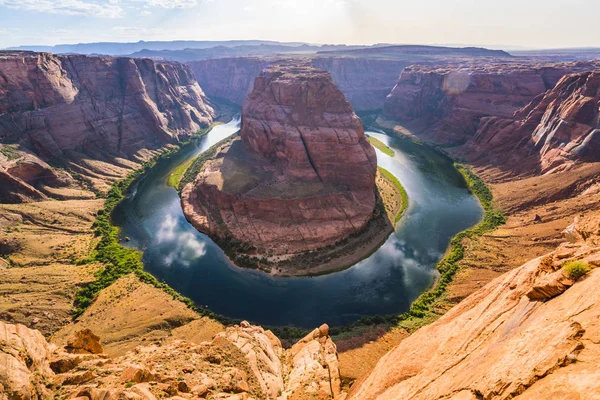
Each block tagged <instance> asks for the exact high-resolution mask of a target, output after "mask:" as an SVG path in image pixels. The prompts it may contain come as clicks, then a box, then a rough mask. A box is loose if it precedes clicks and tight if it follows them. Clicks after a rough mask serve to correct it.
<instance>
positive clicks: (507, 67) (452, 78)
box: [382, 62, 598, 146]
mask: <svg viewBox="0 0 600 400" xmlns="http://www.w3.org/2000/svg"><path fill="white" fill-rule="evenodd" d="M597 66H598V64H597V63H594V62H578V63H563V64H549V65H535V64H532V63H516V62H511V63H508V62H507V63H497V62H496V63H494V62H460V63H450V64H447V65H442V66H440V65H414V66H411V67H407V68H406V69H404V70H403V71H402V74H401V75H400V78H399V80H398V83H397V84H396V86H395V87H394V89H393V90H392V92H391V93H390V94H389V95H388V96H387V99H386V102H385V105H384V108H383V112H382V116H383V117H384V118H386V119H390V120H393V121H398V122H400V123H402V124H407V125H408V127H409V128H411V130H413V131H414V132H415V133H416V134H418V136H419V137H422V138H424V139H426V140H428V141H432V142H434V143H436V144H442V145H444V146H447V145H461V144H464V143H465V142H466V141H468V140H469V139H471V138H472V137H473V135H474V134H475V132H476V131H477V129H478V127H479V122H480V120H481V118H483V117H489V116H496V117H501V118H509V117H512V115H513V114H514V113H515V112H516V111H518V110H519V109H521V108H523V107H525V106H526V105H527V104H528V103H529V102H531V101H532V100H533V99H534V98H535V97H536V96H538V95H540V94H541V93H544V92H546V91H547V90H549V89H552V88H553V87H554V86H555V85H556V83H557V82H558V81H559V80H560V79H561V78H562V77H563V76H564V75H566V74H569V73H572V72H577V71H589V70H592V69H594V68H597Z"/></svg>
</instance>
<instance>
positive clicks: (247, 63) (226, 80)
mask: <svg viewBox="0 0 600 400" xmlns="http://www.w3.org/2000/svg"><path fill="white" fill-rule="evenodd" d="M267 62H268V60H267V59H265V58H252V57H235V58H216V59H211V60H202V61H191V62H189V63H188V64H189V65H190V67H191V68H192V71H193V72H194V75H195V76H196V80H197V81H198V83H199V84H200V86H201V87H202V89H203V90H204V91H205V92H206V94H207V95H208V96H210V97H211V98H220V99H225V100H227V101H230V102H232V103H234V104H237V105H242V103H243V102H244V99H245V98H246V96H247V95H248V94H249V93H250V92H251V91H252V86H253V84H254V79H255V78H256V77H257V76H258V74H259V73H260V72H261V71H262V70H263V69H264V68H265V66H266V65H267Z"/></svg>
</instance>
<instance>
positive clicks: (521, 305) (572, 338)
mask: <svg viewBox="0 0 600 400" xmlns="http://www.w3.org/2000/svg"><path fill="white" fill-rule="evenodd" d="M566 236H567V238H568V239H569V242H568V243H564V244H563V245H561V246H560V247H559V248H558V249H557V250H556V251H555V252H553V253H551V254H549V255H547V256H543V257H540V258H537V259H534V260H532V261H530V262H528V263H526V264H525V265H523V266H522V267H520V268H517V269H515V270H513V271H511V272H508V273H506V274H504V275H503V276H501V277H499V278H497V279H496V280H494V281H492V282H491V283H489V284H488V285H487V286H485V287H484V288H482V289H481V290H479V291H477V292H475V293H474V294H473V295H471V296H469V297H468V298H467V299H465V300H464V301H462V302H461V303H460V304H459V305H457V306H456V307H454V308H453V309H452V310H450V311H449V312H448V313H447V314H446V315H444V316H443V317H442V318H440V319H439V320H438V321H436V322H435V323H433V324H431V325H429V326H426V327H424V328H422V329H420V330H418V331H417V332H416V333H414V334H413V335H412V336H410V337H408V338H407V339H405V340H404V341H403V342H402V343H401V344H400V345H399V346H398V347H396V348H395V349H394V350H392V351H390V352H389V353H388V354H386V355H385V356H384V357H383V358H382V359H381V360H380V361H379V363H378V364H377V366H376V367H375V369H374V370H373V371H372V372H371V373H370V374H369V375H368V376H367V377H365V378H364V379H362V380H361V381H360V382H359V383H357V384H356V385H355V386H354V387H353V388H352V390H351V393H350V395H349V396H348V399H356V400H371V399H381V400H387V399H406V400H409V399H432V400H433V399H457V400H458V399H461V400H462V399H464V400H467V399H473V400H476V399H511V398H518V399H554V398H556V399H558V398H561V399H567V398H581V399H595V398H598V397H600V387H599V386H598V378H599V377H600V368H599V365H600V364H599V361H600V344H599V343H600V341H599V336H598V335H599V332H600V330H599V325H598V324H599V321H600V293H599V292H598V290H596V288H597V287H598V285H599V284H600V271H598V270H597V269H595V268H597V267H599V266H600V220H599V219H598V218H588V219H583V220H578V221H577V222H576V223H575V224H574V225H572V226H571V227H569V228H568V229H567V231H566ZM574 260H577V261H582V262H583V263H584V264H586V265H587V268H588V269H589V270H590V271H589V272H588V273H587V275H584V276H583V277H581V278H576V277H574V276H573V275H570V274H569V272H568V269H565V268H562V267H563V266H564V265H565V263H566V262H568V261H574Z"/></svg>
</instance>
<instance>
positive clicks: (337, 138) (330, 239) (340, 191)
mask: <svg viewBox="0 0 600 400" xmlns="http://www.w3.org/2000/svg"><path fill="white" fill-rule="evenodd" d="M240 136H241V139H237V140H235V141H233V142H232V143H230V144H228V145H226V146H224V147H222V148H221V149H220V151H219V153H218V154H217V156H216V157H215V158H214V159H213V160H210V161H208V162H206V163H205V164H204V167H203V168H202V170H201V172H200V173H199V175H198V176H197V178H196V180H195V182H193V183H192V184H188V185H187V186H186V187H185V188H184V190H183V193H182V203H183V207H184V212H185V214H186V216H187V218H188V219H189V220H190V221H191V222H192V223H193V224H194V226H195V227H196V228H197V229H199V230H201V231H203V232H206V233H208V234H210V235H212V236H213V237H217V238H221V239H225V238H232V239H233V240H235V241H238V242H241V243H245V244H248V245H250V246H251V247H253V248H256V249H258V251H259V253H264V252H269V253H271V254H293V253H298V252H303V251H306V250H313V249H317V248H321V247H325V246H328V245H332V244H335V243H336V242H338V241H340V240H342V239H344V238H346V237H348V236H349V235H351V234H353V233H356V232H359V231H360V230H361V229H363V228H364V227H365V225H366V224H367V222H368V221H369V220H370V219H371V217H372V215H373V211H374V208H375V203H376V198H375V173H376V168H377V160H376V156H375V151H374V149H373V148H372V146H371V145H370V144H369V142H368V140H367V139H366V137H365V135H364V131H363V127H362V123H361V121H360V119H359V118H358V117H357V116H356V114H354V113H353V111H352V108H351V106H350V104H349V103H348V102H347V101H346V100H345V98H344V95H343V94H342V93H341V92H340V91H339V89H337V88H336V87H335V85H334V84H333V82H332V80H331V78H330V76H329V74H327V73H326V72H322V71H318V70H314V69H312V68H310V67H290V66H286V67H282V69H281V70H279V69H277V70H273V71H269V72H266V73H264V74H262V75H261V76H259V77H258V78H256V81H255V83H254V90H253V92H252V93H251V94H250V95H249V96H248V98H247V99H246V101H245V102H244V106H243V114H242V127H241V135H240Z"/></svg>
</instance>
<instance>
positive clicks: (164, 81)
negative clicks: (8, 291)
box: [0, 52, 215, 202]
mask: <svg viewBox="0 0 600 400" xmlns="http://www.w3.org/2000/svg"><path fill="white" fill-rule="evenodd" d="M214 116H215V112H214V110H213V108H212V107H211V105H210V104H209V102H208V100H207V99H206V97H205V95H204V93H203V91H202V89H201V88H200V86H198V84H197V82H196V80H195V79H194V76H193V73H192V71H191V69H190V68H189V67H187V66H185V65H182V64H178V63H157V62H154V61H152V60H145V59H137V60H133V59H128V58H112V57H87V56H79V55H67V56H56V55H52V54H47V53H31V52H0V142H2V143H3V144H2V145H0V146H1V149H0V181H2V182H3V183H4V184H5V187H6V188H7V190H3V192H2V199H1V200H2V201H3V202H20V201H23V200H27V199H34V200H40V199H44V198H45V197H46V196H47V195H50V196H52V192H53V191H52V190H51V189H52V188H61V187H69V186H73V184H74V183H76V182H74V179H73V177H72V176H71V175H70V174H69V173H68V172H66V171H65V170H61V169H60V168H59V169H54V168H52V167H50V165H49V164H48V163H49V162H50V163H52V164H55V165H58V164H60V166H61V167H63V166H65V165H67V166H68V164H69V163H70V162H73V163H74V164H77V166H68V167H69V169H71V170H73V171H75V172H77V173H78V174H81V175H88V176H91V178H93V177H94V174H95V173H97V171H95V170H94V168H93V167H90V166H89V165H85V164H86V163H88V164H89V160H99V161H103V162H108V163H109V164H113V165H117V166H119V167H123V166H125V167H128V166H129V167H130V166H131V165H127V162H126V159H130V160H134V161H140V160H143V159H145V158H148V153H147V151H148V150H154V149H158V148H161V147H163V146H164V145H166V144H169V143H176V142H178V141H180V140H182V139H184V138H187V137H189V136H190V135H192V134H193V133H195V132H197V131H198V130H199V129H200V128H201V127H205V126H207V125H208V124H209V123H210V122H212V120H213V118H214ZM144 152H146V153H144ZM57 160H58V161H57ZM57 163H58V164H57ZM82 164H83V165H82ZM90 170H91V171H90ZM48 187H49V188H50V189H47V188H48ZM63 192H64V191H63Z"/></svg>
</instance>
